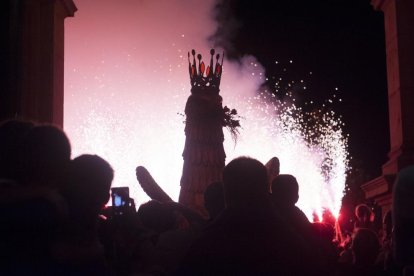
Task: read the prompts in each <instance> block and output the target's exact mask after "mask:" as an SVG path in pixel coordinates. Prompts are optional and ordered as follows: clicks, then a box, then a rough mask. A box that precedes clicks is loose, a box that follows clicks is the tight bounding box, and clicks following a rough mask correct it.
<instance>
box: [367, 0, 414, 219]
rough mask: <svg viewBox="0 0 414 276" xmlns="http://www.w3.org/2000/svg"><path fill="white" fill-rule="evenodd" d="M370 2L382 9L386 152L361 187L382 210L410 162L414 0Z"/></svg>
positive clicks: (413, 160) (413, 159) (413, 152)
mask: <svg viewBox="0 0 414 276" xmlns="http://www.w3.org/2000/svg"><path fill="white" fill-rule="evenodd" d="M371 4H372V5H373V7H374V9H376V10H381V11H383V12H384V24H385V43H386V56H387V81H388V106H389V123H390V151H389V153H388V157H389V160H388V161H387V162H386V163H385V164H384V165H383V166H382V176H380V177H378V178H376V179H374V180H372V181H370V182H368V183H366V184H364V185H363V186H362V189H363V190H364V192H365V195H366V197H367V198H373V199H374V200H375V201H376V202H377V203H378V204H379V205H381V207H382V209H383V213H385V212H386V211H387V210H389V208H390V207H391V192H392V185H393V183H394V180H395V177H396V174H397V173H398V172H399V171H400V170H401V169H402V168H404V167H406V166H408V165H411V164H414V51H413V49H414V16H413V14H414V1H412V0H372V1H371Z"/></svg>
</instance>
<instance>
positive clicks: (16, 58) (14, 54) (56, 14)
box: [0, 0, 77, 126]
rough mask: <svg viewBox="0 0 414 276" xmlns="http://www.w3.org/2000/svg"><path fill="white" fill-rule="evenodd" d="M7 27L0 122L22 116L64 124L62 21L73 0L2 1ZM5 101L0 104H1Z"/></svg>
mask: <svg viewBox="0 0 414 276" xmlns="http://www.w3.org/2000/svg"><path fill="white" fill-rule="evenodd" d="M2 5H5V8H6V9H7V10H8V16H7V19H6V20H4V21H5V22H2V23H5V24H6V25H7V26H8V27H9V28H8V29H9V32H8V33H7V34H6V36H7V37H6V43H5V44H4V45H3V46H1V47H2V48H4V49H5V50H6V52H7V57H5V65H6V68H7V69H6V70H8V74H7V76H4V77H2V79H1V80H2V84H3V82H4V86H3V88H5V93H4V94H3V95H2V96H1V99H0V100H1V101H0V109H2V111H1V112H0V119H7V118H22V119H30V120H34V121H37V122H47V123H53V124H56V125H59V126H63V77H64V72H63V70H64V61H63V60H64V19H65V18H66V17H68V16H73V15H74V13H75V11H76V10H77V9H76V6H75V4H74V2H73V1H72V0H6V1H5V2H3V4H2ZM3 100H4V101H3Z"/></svg>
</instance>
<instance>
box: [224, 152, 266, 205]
mask: <svg viewBox="0 0 414 276" xmlns="http://www.w3.org/2000/svg"><path fill="white" fill-rule="evenodd" d="M223 188H224V197H225V202H226V206H227V207H242V206H244V207H247V206H251V205H254V204H260V203H262V202H263V201H266V200H268V182H267V171H266V167H265V166H264V165H263V164H262V163H260V162H259V161H257V160H256V159H253V158H249V157H239V158H236V159H234V160H232V161H231V162H230V163H229V164H227V166H226V167H225V168H224V171H223Z"/></svg>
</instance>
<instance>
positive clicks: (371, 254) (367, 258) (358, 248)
mask: <svg viewBox="0 0 414 276" xmlns="http://www.w3.org/2000/svg"><path fill="white" fill-rule="evenodd" d="M351 249H352V251H353V252H354V256H355V260H354V261H355V264H356V265H361V266H369V265H374V263H375V261H376V259H377V256H378V253H379V250H380V243H379V240H378V236H377V234H375V232H374V231H372V230H370V229H367V228H359V229H358V230H357V231H356V232H355V234H354V237H353V240H352V245H351Z"/></svg>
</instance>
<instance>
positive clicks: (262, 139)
mask: <svg viewBox="0 0 414 276" xmlns="http://www.w3.org/2000/svg"><path fill="white" fill-rule="evenodd" d="M119 3H123V4H117V5H118V6H117V11H118V12H117V13H113V7H112V6H111V5H114V4H113V2H111V1H103V2H100V10H99V12H100V14H99V16H98V15H96V16H93V17H92V18H93V19H94V20H95V21H91V14H93V12H95V7H96V6H94V5H93V1H85V2H84V1H82V2H79V3H77V4H78V8H79V12H78V14H77V17H75V19H76V20H75V21H73V22H70V23H71V24H69V25H67V33H66V35H67V36H66V45H65V47H66V50H65V54H66V57H65V69H66V70H65V122H64V124H65V125H64V126H65V131H66V132H67V134H68V136H69V138H70V139H71V143H72V148H73V157H76V156H78V155H80V154H84V153H92V154H98V155H100V156H102V157H103V158H105V159H106V160H107V161H108V162H109V163H110V164H111V165H112V167H113V168H114V170H115V179H114V182H113V186H129V187H130V195H131V197H132V198H134V200H135V203H136V204H137V205H139V204H140V203H143V202H145V201H147V200H148V199H149V198H148V197H147V196H146V194H145V193H144V192H143V191H142V190H141V188H140V186H139V184H138V182H137V180H136V177H135V168H136V167H137V166H145V167H146V168H147V169H148V170H149V172H150V173H151V174H152V176H153V177H154V179H155V180H156V181H157V182H158V183H159V185H160V186H161V187H162V188H163V189H164V190H165V191H166V192H167V193H168V194H169V195H170V197H171V198H173V199H178V194H179V189H180V186H179V183H180V177H181V173H182V165H183V159H182V155H181V154H182V151H183V149H184V141H185V136H184V122H183V121H184V118H183V116H182V113H183V111H184V107H185V102H186V100H187V97H188V96H189V95H190V83H189V76H188V64H187V56H186V54H187V51H188V50H191V49H192V48H195V49H197V51H198V52H201V53H205V55H206V56H207V55H208V52H209V45H206V44H207V43H205V41H207V38H208V37H209V36H211V34H212V30H213V31H214V27H212V26H214V22H212V20H211V18H209V17H208V16H207V15H208V14H209V13H208V12H200V13H198V14H199V16H198V17H197V18H187V17H188V16H189V15H191V14H192V13H189V12H187V10H185V9H183V7H187V6H188V9H189V10H191V9H192V8H193V9H201V10H208V9H211V7H213V6H214V5H213V4H214V2H213V1H203V2H200V3H203V4H202V6H200V4H199V3H198V2H197V3H196V4H194V2H191V1H188V2H186V3H187V4H186V5H183V4H179V2H177V3H175V2H174V1H171V3H170V2H169V1H167V2H165V3H164V4H160V3H158V2H157V1H153V2H152V1H143V2H139V3H140V4H139V5H141V4H142V5H143V6H142V7H136V6H135V5H138V4H137V3H138V2H136V1H122V2H119ZM152 5H153V6H152ZM191 5H193V6H194V5H196V6H194V7H192V6H191ZM203 5H204V6H203ZM177 7H178V8H177ZM174 9H175V11H174V12H173V11H172V10H174ZM88 11H89V12H90V14H89V16H86V14H88ZM121 11H122V12H121ZM81 12H84V14H85V15H82V13H81ZM96 12H98V11H96ZM139 13H141V14H139ZM204 14H207V15H206V16H205V17H203V16H202V15H204ZM173 15H174V16H176V19H174V20H173V19H172V18H170V17H172V16H173ZM164 17H166V18H170V19H171V20H172V21H174V23H175V24H170V21H171V20H170V21H165V22H164V21H161V20H157V18H164ZM184 19H186V20H189V21H184ZM99 20H101V21H102V22H103V21H104V20H110V21H111V22H112V23H111V25H110V26H109V27H107V28H106V29H105V30H104V31H102V30H101V31H97V30H96V28H97V27H96V26H99V24H98V23H97V22H100V21H99ZM122 20H129V21H128V25H126V26H127V27H125V25H123V24H124V23H117V22H118V21H122ZM194 20H198V21H194ZM90 22H93V24H92V23H91V24H89V23H90ZM188 22H192V23H191V24H188ZM88 24H89V25H88ZM102 25H103V26H105V24H102ZM148 26H150V27H151V28H149V29H148V30H147V29H146V28H148ZM198 26H203V28H201V29H197V30H194V29H191V28H200V27H198ZM155 30H156V31H155ZM155 32H160V33H155ZM124 34H125V35H124ZM131 34H134V35H131ZM135 34H139V35H140V36H139V37H137V36H136V35H135ZM144 38H145V39H144ZM194 41H199V42H198V43H197V42H196V43H195V42H194ZM281 63H282V62H280V61H275V64H281ZM292 63H294V61H293V60H289V64H292ZM295 64H297V62H295ZM223 70H224V71H223V76H222V82H221V87H220V89H221V91H220V94H221V95H222V97H223V99H224V103H223V104H224V105H227V106H229V107H230V108H235V109H237V111H238V114H240V116H241V117H242V118H241V122H240V123H241V126H242V128H241V130H240V134H239V137H238V139H237V143H236V144H235V143H234V142H233V140H232V139H231V137H230V134H229V133H227V132H226V130H225V135H226V136H225V150H226V154H227V158H226V162H229V161H231V160H232V159H233V158H235V157H238V156H241V155H247V156H251V157H253V158H257V159H258V160H260V161H261V162H263V163H266V162H267V161H268V160H269V159H270V158H272V157H274V156H277V157H278V158H279V159H280V162H281V173H284V174H292V175H294V176H295V177H296V178H297V180H298V182H299V185H300V192H299V194H300V198H299V202H298V206H299V207H300V208H301V209H302V210H303V211H304V212H305V214H306V215H307V216H308V218H309V219H310V220H312V214H314V213H316V214H317V215H318V216H319V217H320V218H321V215H322V212H323V210H324V209H328V210H331V211H332V213H333V214H334V216H337V215H338V212H339V209H340V204H341V199H342V193H343V190H344V185H345V176H346V171H347V163H348V161H347V160H348V153H347V137H346V135H344V133H343V131H342V126H343V123H342V122H341V120H340V117H339V116H338V115H337V114H335V113H334V112H333V111H331V110H329V105H330V104H331V103H332V102H333V101H335V102H336V101H341V100H340V99H339V97H338V96H333V97H331V99H329V100H330V101H331V102H329V100H327V101H326V103H324V104H323V106H321V107H316V104H314V103H313V101H309V102H306V103H304V104H305V105H311V106H313V105H315V109H314V110H315V111H312V112H305V111H304V110H303V109H302V107H301V106H299V105H298V101H297V100H296V98H295V95H296V92H295V90H294V89H296V88H297V87H301V89H302V90H303V91H306V93H311V91H310V89H307V86H306V81H303V80H299V81H296V82H293V81H287V80H286V79H283V77H281V76H275V77H272V78H271V79H272V80H279V83H276V85H275V86H274V87H272V88H266V89H264V88H263V89H262V88H260V87H261V85H262V84H263V83H265V82H266V81H267V80H268V79H266V77H265V73H264V70H263V68H262V66H261V65H260V63H258V62H257V61H256V60H255V59H254V58H253V57H245V58H243V59H242V60H241V61H240V62H238V63H232V62H230V61H228V60H225V61H224V68H223ZM285 71H286V70H285ZM309 75H312V72H309ZM258 90H259V91H258ZM339 92H340V90H339V91H338V89H337V88H335V93H339ZM282 94H283V95H284V97H283V100H281V99H282V98H281V97H279V95H282ZM275 95H278V96H275Z"/></svg>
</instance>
